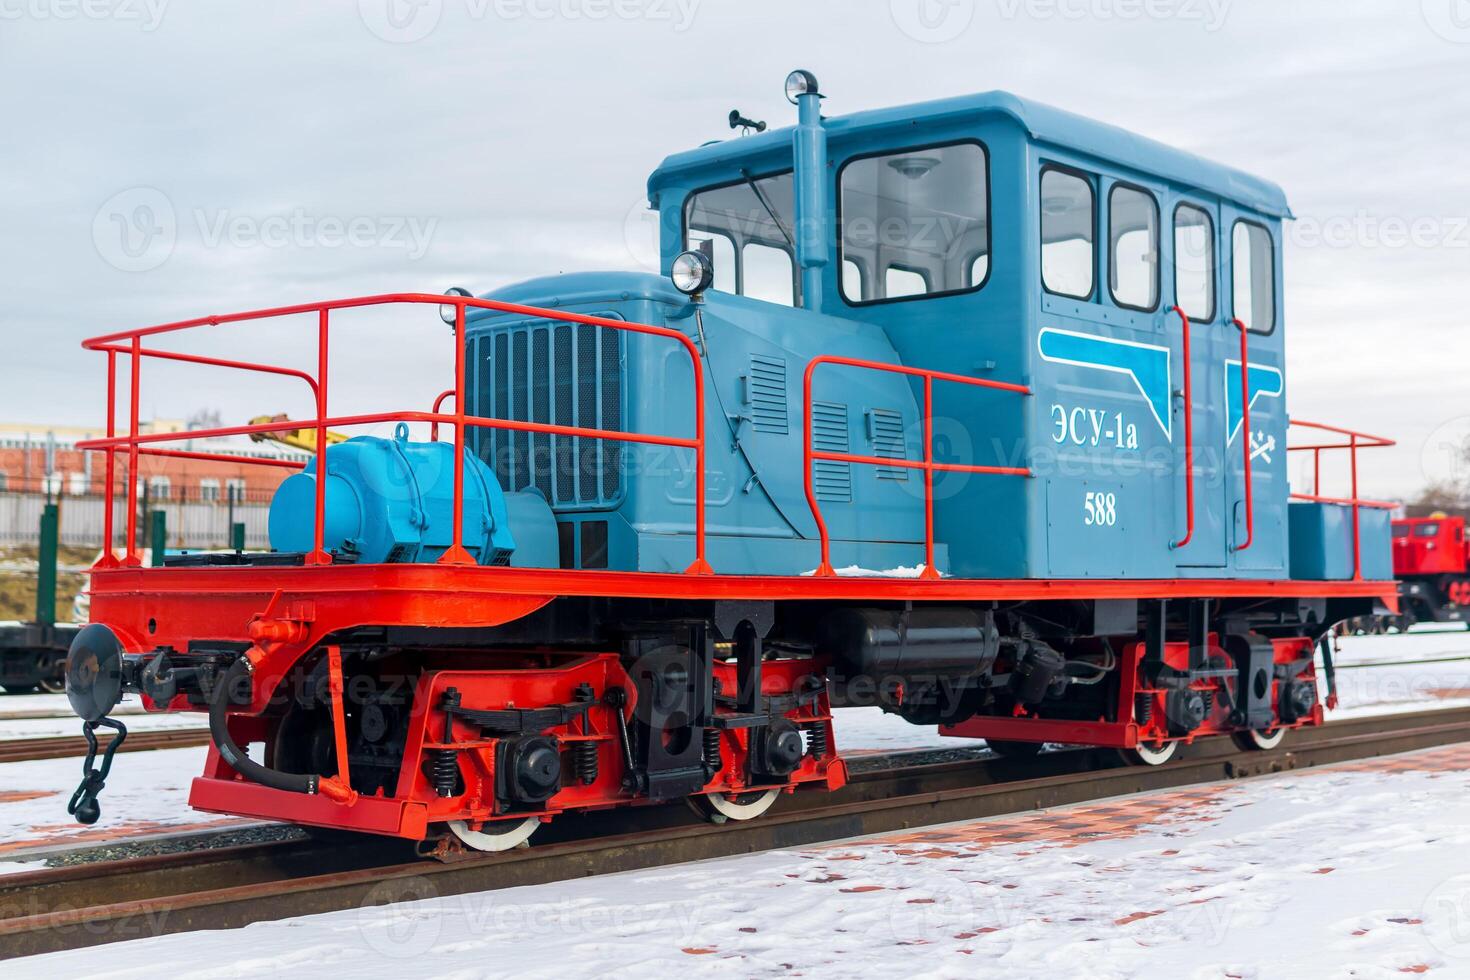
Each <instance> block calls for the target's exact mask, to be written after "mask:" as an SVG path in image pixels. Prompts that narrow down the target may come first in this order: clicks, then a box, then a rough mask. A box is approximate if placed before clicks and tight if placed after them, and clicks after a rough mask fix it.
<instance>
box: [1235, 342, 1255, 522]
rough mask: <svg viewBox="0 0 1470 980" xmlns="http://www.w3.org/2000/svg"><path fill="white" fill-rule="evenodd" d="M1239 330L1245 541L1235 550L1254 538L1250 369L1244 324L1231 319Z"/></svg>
mask: <svg viewBox="0 0 1470 980" xmlns="http://www.w3.org/2000/svg"><path fill="white" fill-rule="evenodd" d="M1231 322H1232V323H1234V324H1235V328H1236V329H1237V330H1239V331H1240V444H1241V451H1242V453H1243V455H1244V457H1245V541H1244V542H1243V543H1241V544H1239V545H1236V547H1235V550H1236V551H1244V550H1245V549H1247V548H1249V547H1250V546H1251V545H1252V544H1253V543H1254V542H1255V538H1256V524H1255V519H1256V515H1255V496H1254V492H1255V488H1254V487H1253V485H1252V481H1251V369H1250V356H1249V351H1248V350H1247V346H1248V345H1247V335H1248V333H1249V331H1247V330H1246V328H1245V324H1244V323H1241V322H1240V319H1239V318H1238V317H1237V318H1236V319H1234V320H1232V321H1231Z"/></svg>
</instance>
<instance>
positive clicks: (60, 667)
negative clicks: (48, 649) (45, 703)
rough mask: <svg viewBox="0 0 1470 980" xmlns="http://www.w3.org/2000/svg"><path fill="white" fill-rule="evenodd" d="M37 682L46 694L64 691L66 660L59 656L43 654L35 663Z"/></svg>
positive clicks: (62, 692)
mask: <svg viewBox="0 0 1470 980" xmlns="http://www.w3.org/2000/svg"><path fill="white" fill-rule="evenodd" d="M36 677H37V678H38V681H37V683H38V684H39V685H40V687H41V690H43V691H45V692H46V693H47V694H64V693H66V661H65V660H63V659H62V658H61V657H58V656H55V655H52V656H43V657H41V658H39V660H38V662H37V664H36Z"/></svg>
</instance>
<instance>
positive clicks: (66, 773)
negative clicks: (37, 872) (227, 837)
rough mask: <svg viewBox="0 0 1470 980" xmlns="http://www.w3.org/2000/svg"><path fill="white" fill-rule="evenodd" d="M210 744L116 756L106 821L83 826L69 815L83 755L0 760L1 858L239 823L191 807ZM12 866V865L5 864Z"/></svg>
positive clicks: (104, 807) (103, 800)
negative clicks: (192, 792)
mask: <svg viewBox="0 0 1470 980" xmlns="http://www.w3.org/2000/svg"><path fill="white" fill-rule="evenodd" d="M205 753H206V749H204V748H203V747H198V748H189V749H158V750H155V751H151V752H125V753H122V754H120V755H118V756H116V757H115V758H114V760H113V765H112V774H111V775H110V776H109V777H108V779H107V788H106V789H104V790H103V791H102V795H101V797H100V798H99V799H100V802H101V803H102V818H101V819H100V820H98V821H97V823H95V824H93V825H92V826H90V827H83V826H82V825H81V824H79V823H77V822H76V821H75V820H73V819H72V818H71V817H70V816H68V815H67V812H66V804H67V802H68V801H69V800H70V799H71V794H72V793H73V792H75V791H76V788H77V784H78V783H79V782H80V781H81V778H82V760H81V759H80V758H75V759H44V760H39V761H35V762H9V763H5V764H4V765H0V861H3V860H4V858H5V856H6V855H7V854H19V853H20V852H23V851H27V850H35V849H37V848H41V847H44V848H47V849H49V848H52V847H64V846H67V845H71V844H79V843H88V842H91V843H96V842H102V841H113V840H119V839H123V838H127V837H132V836H136V835H140V834H153V833H162V832H165V831H169V832H174V831H181V830H188V829H197V828H200V827H204V826H211V827H212V826H218V825H223V824H226V823H235V822H238V820H237V818H234V817H222V816H217V815H215V814H210V813H200V812H198V811H196V810H191V809H190V808H189V805H188V803H187V802H186V801H187V799H188V795H189V782H190V781H191V780H192V779H193V778H194V777H195V776H197V775H199V773H201V772H202V771H203V770H204V756H205ZM5 870H13V869H11V868H9V867H6V868H5Z"/></svg>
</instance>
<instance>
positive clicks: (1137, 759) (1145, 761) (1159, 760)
mask: <svg viewBox="0 0 1470 980" xmlns="http://www.w3.org/2000/svg"><path fill="white" fill-rule="evenodd" d="M1178 751H1179V743H1178V742H1162V743H1160V744H1158V745H1150V744H1148V743H1147V742H1139V743H1138V745H1137V746H1135V747H1134V748H1131V749H1119V750H1118V755H1119V756H1120V757H1121V758H1122V759H1123V761H1124V762H1126V763H1128V765H1130V766H1162V765H1163V764H1164V763H1166V762H1168V761H1169V760H1170V759H1172V758H1174V753H1175V752H1178Z"/></svg>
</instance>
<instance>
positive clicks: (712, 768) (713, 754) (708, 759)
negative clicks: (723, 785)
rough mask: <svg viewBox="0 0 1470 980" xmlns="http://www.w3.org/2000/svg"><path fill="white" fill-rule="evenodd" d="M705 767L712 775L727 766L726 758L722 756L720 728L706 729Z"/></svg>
mask: <svg viewBox="0 0 1470 980" xmlns="http://www.w3.org/2000/svg"><path fill="white" fill-rule="evenodd" d="M704 767H705V769H707V770H708V771H709V773H710V775H712V776H713V775H714V774H715V773H717V772H719V771H720V770H721V769H723V768H724V767H725V762H724V760H723V759H721V758H720V730H719V729H718V728H706V729H705V730H704Z"/></svg>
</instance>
